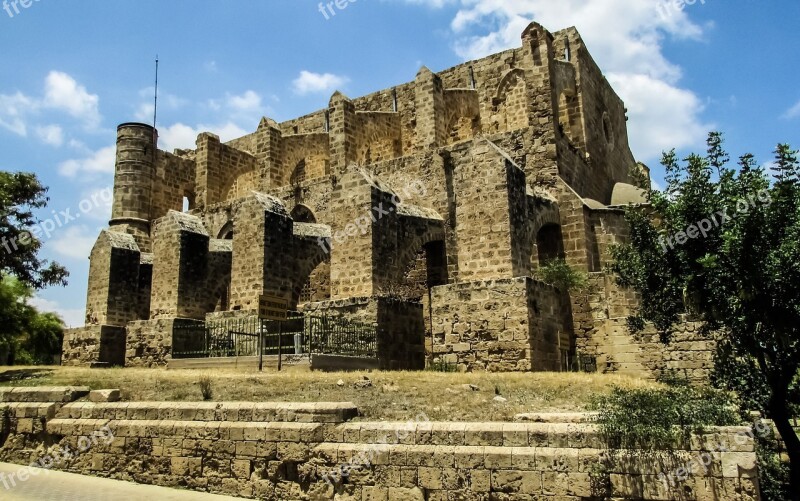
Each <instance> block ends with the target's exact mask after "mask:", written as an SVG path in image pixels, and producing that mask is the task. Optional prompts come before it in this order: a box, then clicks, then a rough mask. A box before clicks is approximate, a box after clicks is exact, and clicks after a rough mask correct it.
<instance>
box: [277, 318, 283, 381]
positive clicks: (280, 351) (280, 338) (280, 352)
mask: <svg viewBox="0 0 800 501" xmlns="http://www.w3.org/2000/svg"><path fill="white" fill-rule="evenodd" d="M282 359H283V322H282V321H281V320H278V372H280V371H281V368H282V366H283V360H282Z"/></svg>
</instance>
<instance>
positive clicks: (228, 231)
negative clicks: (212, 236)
mask: <svg viewBox="0 0 800 501" xmlns="http://www.w3.org/2000/svg"><path fill="white" fill-rule="evenodd" d="M217 239H218V240H233V221H228V222H227V223H225V224H224V225H223V226H222V228H220V230H219V233H218V234H217Z"/></svg>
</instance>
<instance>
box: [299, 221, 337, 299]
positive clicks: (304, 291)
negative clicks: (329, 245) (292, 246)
mask: <svg viewBox="0 0 800 501" xmlns="http://www.w3.org/2000/svg"><path fill="white" fill-rule="evenodd" d="M300 224H303V223H300ZM298 256H299V258H298V259H297V260H296V261H295V264H294V270H295V274H294V277H293V281H292V282H293V284H294V286H293V290H292V302H291V304H292V305H293V306H294V307H296V306H297V305H299V304H303V303H308V302H315V301H325V300H327V299H330V297H331V256H330V254H329V253H328V252H326V250H325V249H323V248H322V247H321V246H319V245H318V244H317V243H316V242H306V243H304V244H302V246H301V247H300V248H299V249H298Z"/></svg>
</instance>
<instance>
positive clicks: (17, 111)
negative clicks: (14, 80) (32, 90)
mask: <svg viewBox="0 0 800 501" xmlns="http://www.w3.org/2000/svg"><path fill="white" fill-rule="evenodd" d="M36 106H37V105H36V102H35V101H34V100H33V99H31V98H29V97H28V96H26V95H24V94H22V93H21V92H17V93H15V94H11V95H6V94H0V127H3V128H4V129H8V130H9V131H11V132H13V133H14V134H17V135H18V136H23V137H25V136H27V135H28V127H27V125H26V123H25V115H26V114H28V113H30V112H31V111H34V110H35V109H36Z"/></svg>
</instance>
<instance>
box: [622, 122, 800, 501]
mask: <svg viewBox="0 0 800 501" xmlns="http://www.w3.org/2000/svg"><path fill="white" fill-rule="evenodd" d="M707 144H708V150H707V153H706V155H704V156H700V155H690V156H689V157H688V158H686V159H685V160H684V162H683V163H681V162H679V161H678V159H677V157H676V155H675V151H674V150H673V151H671V152H668V153H665V154H664V157H663V159H662V164H663V165H664V167H665V168H666V173H667V176H666V181H667V187H666V188H665V190H664V191H663V192H660V191H656V190H653V191H651V192H650V195H649V197H650V202H651V205H652V209H651V211H642V210H635V209H630V210H629V211H628V213H627V219H628V222H629V224H630V227H631V237H630V241H629V243H628V244H625V245H621V246H618V247H616V248H615V249H614V250H613V254H614V258H615V260H614V263H613V264H612V266H611V268H612V270H613V271H614V272H616V274H617V280H618V282H619V283H620V285H623V286H627V287H632V288H634V289H636V290H637V291H639V292H641V294H642V301H641V305H640V309H639V311H638V312H636V314H635V315H633V316H632V317H631V318H630V319H629V325H630V326H631V327H632V328H633V329H638V328H641V327H642V326H643V324H644V322H645V321H651V322H653V324H654V325H655V326H656V328H657V329H658V330H659V332H660V333H661V336H662V338H663V340H664V341H668V340H669V336H670V332H671V328H672V326H673V325H674V324H675V323H676V322H677V321H678V320H679V316H680V315H682V314H684V313H687V312H688V313H690V314H692V315H694V316H696V317H698V318H699V319H701V320H703V321H704V322H705V324H704V325H705V329H706V330H707V331H708V332H712V331H714V332H718V333H720V335H721V342H720V346H719V350H720V354H721V359H722V360H724V361H725V363H726V364H729V365H730V364H732V365H733V366H735V368H736V370H734V369H732V368H730V367H729V370H730V373H729V374H728V376H733V375H735V374H736V371H737V370H738V371H741V372H740V373H739V374H737V375H736V378H737V381H738V383H739V384H740V385H744V386H745V387H750V388H761V391H762V393H763V398H762V399H761V400H760V401H761V402H762V405H763V409H764V411H765V412H766V414H767V416H768V417H769V418H771V419H773V420H774V422H775V425H776V427H777V429H778V432H779V433H780V435H781V438H782V439H783V441H784V443H785V445H786V448H787V451H788V455H789V458H790V470H791V473H790V478H791V483H792V485H791V486H790V489H791V493H792V494H791V499H793V500H795V501H800V438H798V436H797V434H796V433H795V431H794V430H793V429H792V426H791V417H792V412H793V406H794V405H796V404H797V400H796V398H797V393H796V391H795V389H796V386H797V379H798V369H800V167H799V165H798V160H797V151H794V150H792V149H791V147H790V146H789V145H787V144H780V145H778V147H777V149H776V151H775V163H774V167H773V168H772V170H773V175H774V176H773V177H772V178H771V177H770V176H769V175H768V173H766V172H765V171H764V170H763V169H762V168H761V167H759V166H758V164H757V163H756V161H755V159H754V157H753V156H752V155H744V156H742V157H741V158H740V159H739V164H738V169H735V168H731V167H729V166H728V163H729V158H728V155H727V153H726V152H725V150H724V149H723V140H722V135H721V134H720V133H716V132H715V133H711V134H710V135H709V137H708V142H707ZM718 372H719V371H718ZM742 374H744V376H743V375H742ZM725 377H726V375H725V374H723V379H725ZM739 390H740V391H749V390H747V389H746V388H739ZM744 396H745V397H748V398H749V397H751V395H744ZM751 400H752V399H751Z"/></svg>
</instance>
